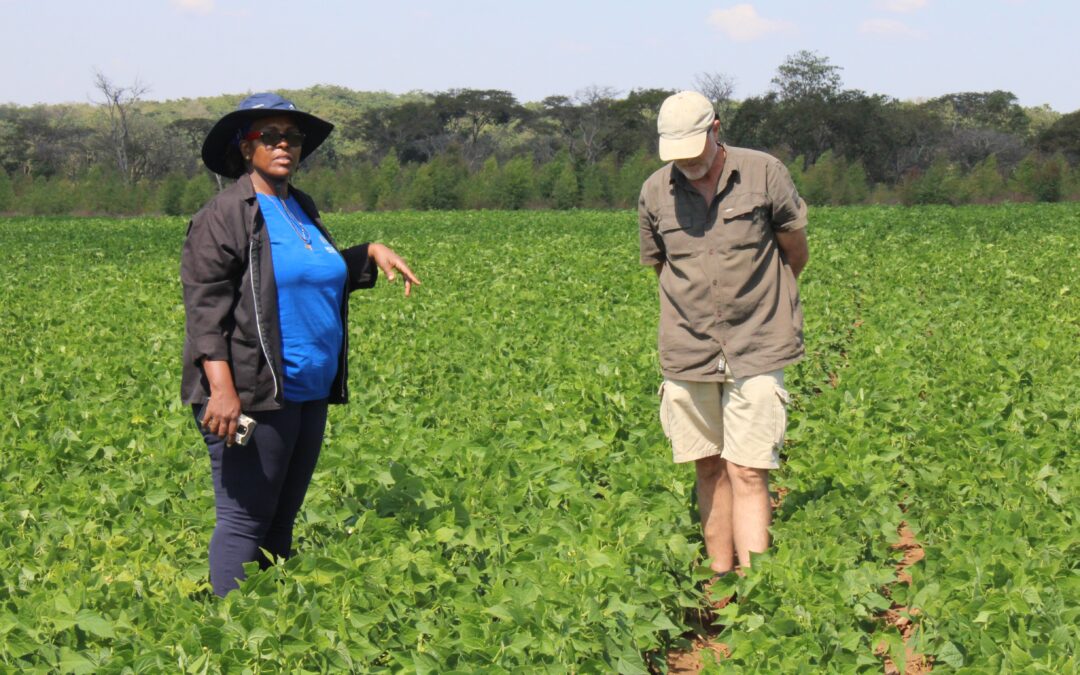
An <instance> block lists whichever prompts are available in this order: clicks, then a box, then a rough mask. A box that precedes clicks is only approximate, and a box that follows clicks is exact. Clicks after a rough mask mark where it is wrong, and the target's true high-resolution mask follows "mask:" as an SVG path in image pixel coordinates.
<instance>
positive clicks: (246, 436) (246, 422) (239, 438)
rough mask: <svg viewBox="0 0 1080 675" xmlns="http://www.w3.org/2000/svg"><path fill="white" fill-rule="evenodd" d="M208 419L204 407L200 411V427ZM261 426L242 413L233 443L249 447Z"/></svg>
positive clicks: (237, 422) (237, 421)
mask: <svg viewBox="0 0 1080 675" xmlns="http://www.w3.org/2000/svg"><path fill="white" fill-rule="evenodd" d="M204 419H206V406H205V405H204V406H203V407H202V408H201V409H200V410H199V416H198V421H199V426H200V427H201V426H202V421H203V420H204ZM257 426H259V423H258V422H256V421H255V420H253V419H251V418H250V417H248V416H247V415H245V414H244V413H240V417H238V418H237V419H236V434H235V435H234V436H233V442H234V443H236V444H237V445H247V444H248V441H250V440H251V435H252V432H254V431H255V427H257Z"/></svg>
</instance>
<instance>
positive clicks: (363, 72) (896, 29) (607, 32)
mask: <svg viewBox="0 0 1080 675" xmlns="http://www.w3.org/2000/svg"><path fill="white" fill-rule="evenodd" d="M0 11H2V12H3V16H4V25H6V29H5V31H4V47H5V49H4V52H5V54H6V55H7V56H6V63H5V65H4V67H3V69H0V103H3V102H7V103H18V104H22V105H28V104H33V103H39V102H40V103H61V102H86V101H88V100H91V99H92V98H93V97H94V91H93V73H94V70H95V69H99V70H100V71H101V72H103V73H104V74H105V75H106V76H107V77H109V78H110V79H111V80H112V81H113V82H114V83H116V84H118V85H126V84H131V83H132V82H134V81H135V79H136V78H138V79H139V80H140V81H141V82H142V83H144V84H146V85H149V87H150V91H149V93H148V94H147V95H146V96H145V98H148V99H153V100H165V99H176V98H186V97H197V96H214V95H218V94H226V93H228V94H239V93H244V92H248V91H262V90H268V89H298V88H304V87H307V86H310V85H313V84H333V85H341V86H344V87H348V88H350V89H357V90H367V91H373V90H380V91H389V92H392V93H404V92H407V91H410V90H416V89H419V90H425V91H441V90H445V89H450V88H457V87H467V88H475V89H505V90H509V91H511V92H513V93H514V95H515V96H517V98H518V100H520V101H522V102H527V101H538V100H540V99H542V98H543V97H545V96H548V95H551V94H564V95H572V94H574V93H575V92H576V91H578V90H581V89H584V88H586V87H590V86H600V87H610V88H612V89H614V90H616V91H618V92H619V93H620V94H625V93H626V92H627V91H629V90H630V89H635V88H644V87H664V88H688V87H690V86H691V85H692V84H693V81H694V75H695V74H696V73H701V72H713V73H724V74H727V75H729V76H732V77H734V78H735V83H736V88H735V98H737V99H742V98H746V97H748V96H756V95H760V94H763V93H765V92H766V91H767V90H768V89H769V86H770V84H769V81H770V79H771V78H772V77H773V76H774V75H775V73H776V68H777V66H778V65H779V64H780V63H782V62H783V60H784V58H785V57H786V56H788V55H789V54H792V53H794V52H796V51H798V50H800V49H808V50H812V51H816V52H818V53H819V54H821V55H823V56H826V57H828V58H829V60H830V61H831V62H832V63H833V64H835V65H837V66H840V67H841V68H843V70H842V71H841V75H842V77H843V85H844V87H845V88H855V89H862V90H864V91H867V92H870V93H875V94H886V95H889V96H893V97H896V98H900V99H915V98H931V97H934V96H940V95H942V94H947V93H952V92H961V91H989V90H993V89H1005V90H1008V91H1011V92H1013V93H1014V94H1016V95H1017V97H1018V98H1019V101H1020V103H1021V104H1022V105H1025V106H1036V105H1042V104H1044V103H1045V104H1049V105H1050V106H1051V107H1052V108H1054V109H1055V110H1057V111H1058V112H1062V113H1065V112H1072V111H1074V110H1077V109H1080V78H1077V76H1076V74H1075V73H1076V69H1077V66H1078V65H1080V39H1077V37H1076V31H1077V27H1078V26H1080V2H1077V1H1076V0H819V1H818V0H805V1H801V2H800V1H795V0H754V1H752V2H747V3H741V2H738V1H736V2H728V1H725V0H668V1H667V2H663V1H657V0H651V1H649V2H645V1H639V0H621V1H615V0H598V1H595V2H591V1H589V0H576V1H575V0H500V1H488V0H456V1H453V2H448V1H445V0H444V1H442V2H435V1H434V0H427V1H410V0H399V1H397V2H394V1H393V0H383V1H381V2H371V1H368V0H355V1H352V2H347V1H345V0H306V1H301V0H293V1H291V2H287V1H284V0H115V1H110V0H103V1H101V2H87V1H85V0H0Z"/></svg>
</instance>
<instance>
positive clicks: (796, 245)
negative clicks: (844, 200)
mask: <svg viewBox="0 0 1080 675" xmlns="http://www.w3.org/2000/svg"><path fill="white" fill-rule="evenodd" d="M776 243H777V244H778V245H779V246H780V255H781V256H782V257H783V259H784V262H786V263H787V264H788V265H790V266H791V272H792V274H794V275H795V278H796V279H798V278H799V274H800V273H802V271H803V268H804V267H806V261H808V260H809V259H810V247H809V246H808V245H807V243H806V228H805V227H800V228H799V229H797V230H790V231H788V232H777V233H776ZM657 271H658V272H659V270H657Z"/></svg>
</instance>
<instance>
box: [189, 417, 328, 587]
mask: <svg viewBox="0 0 1080 675" xmlns="http://www.w3.org/2000/svg"><path fill="white" fill-rule="evenodd" d="M326 406H327V403H326V400H325V399H323V400H321V401H309V402H306V403H289V402H286V403H285V407H284V408H282V409H281V410H271V411H267V412H253V413H249V417H251V418H252V419H254V420H255V421H256V422H258V426H256V427H255V431H254V432H253V435H252V438H251V440H250V441H249V442H248V444H247V445H246V446H240V445H233V446H230V447H225V441H223V440H222V439H220V438H218V437H217V436H214V435H213V434H209V433H207V432H205V431H203V430H202V427H201V425H200V426H199V431H201V432H202V435H203V439H204V440H205V441H206V447H207V449H208V450H209V451H210V469H211V472H212V474H213V478H214V510H215V512H216V515H217V524H216V525H215V526H214V534H213V536H212V537H211V538H210V584H211V585H212V586H213V587H214V593H215V594H216V595H219V596H224V595H225V594H226V593H228V592H229V591H231V590H233V589H234V588H236V587H237V586H238V585H239V581H240V580H242V579H243V578H244V567H243V565H244V563H246V562H253V561H258V562H259V565H260V567H262V568H263V569H265V568H266V567H267V566H268V565H269V564H270V561H269V560H267V559H266V557H265V556H263V555H262V552H261V551H260V550H259V549H260V548H264V549H266V550H267V551H269V552H270V553H271V554H273V555H274V556H275V557H281V558H287V557H289V553H290V550H289V549H290V547H291V546H292V532H293V523H294V522H295V521H296V514H297V512H298V511H299V510H300V505H301V504H303V503H304V495H305V494H307V488H308V484H309V483H310V482H311V475H312V474H313V473H314V472H315V463H316V462H317V461H318V459H319V450H320V449H321V448H322V441H323V432H324V431H325V429H326ZM195 415H196V417H197V416H198V410H197V409H196V412H195ZM196 423H198V419H196Z"/></svg>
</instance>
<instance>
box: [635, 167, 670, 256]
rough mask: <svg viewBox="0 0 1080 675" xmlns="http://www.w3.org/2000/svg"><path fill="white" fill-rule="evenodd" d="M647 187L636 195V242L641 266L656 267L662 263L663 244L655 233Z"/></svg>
mask: <svg viewBox="0 0 1080 675" xmlns="http://www.w3.org/2000/svg"><path fill="white" fill-rule="evenodd" d="M646 190H647V186H645V187H642V188H641V194H640V195H638V241H639V244H640V246H641V264H642V265H656V264H657V263H662V262H664V259H665V256H664V244H663V241H662V240H661V239H660V235H659V234H658V233H657V231H656V218H655V217H654V216H653V214H652V212H651V211H650V209H649V204H648V197H647V195H646Z"/></svg>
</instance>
